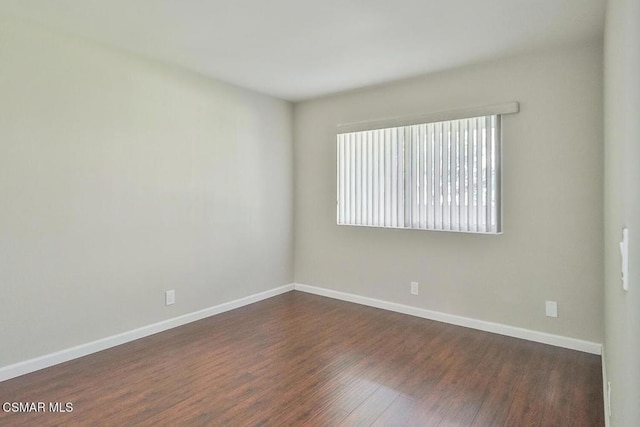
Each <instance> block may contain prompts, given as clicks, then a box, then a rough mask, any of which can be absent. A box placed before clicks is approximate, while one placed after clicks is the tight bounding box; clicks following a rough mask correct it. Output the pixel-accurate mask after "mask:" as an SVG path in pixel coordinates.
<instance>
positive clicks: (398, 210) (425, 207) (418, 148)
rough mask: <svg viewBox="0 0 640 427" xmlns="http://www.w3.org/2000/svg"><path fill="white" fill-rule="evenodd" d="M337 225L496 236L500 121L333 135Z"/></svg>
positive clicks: (497, 118)
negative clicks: (335, 140)
mask: <svg viewBox="0 0 640 427" xmlns="http://www.w3.org/2000/svg"><path fill="white" fill-rule="evenodd" d="M337 159H338V165H337V169H338V170H337V172H338V174H337V175H338V176H337V178H338V180H337V187H338V188H337V192H338V199H337V222H338V224H342V225H362V226H374V227H394V228H415V229H423V230H445V231H463V232H475V233H499V232H500V231H501V227H500V222H501V221H500V211H501V209H500V181H501V180H500V116H499V115H492V116H483V117H474V118H469V119H460V120H449V121H443V122H437V123H427V124H417V125H410V126H401V127H393V128H387V129H376V130H366V131H360V132H350V133H342V134H338V143H337Z"/></svg>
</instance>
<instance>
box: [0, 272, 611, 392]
mask: <svg viewBox="0 0 640 427" xmlns="http://www.w3.org/2000/svg"><path fill="white" fill-rule="evenodd" d="M294 289H295V290H297V291H301V292H306V293H310V294H315V295H320V296H324V297H329V298H334V299H339V300H342V301H347V302H352V303H356V304H361V305H366V306H369V307H375V308H380V309H383V310H389V311H395V312H398V313H403V314H408V315H411V316H417V317H422V318H425V319H430V320H436V321H438V322H444V323H449V324H452V325H458V326H464V327H467V328H472V329H478V330H481V331H486V332H493V333H496V334H500V335H506V336H510V337H514V338H521V339H525V340H529V341H535V342H539V343H543V344H549V345H554V346H556V347H564V348H568V349H571V350H578V351H582V352H585V353H591V354H598V355H599V354H602V345H601V344H598V343H594V342H590V341H583V340H578V339H575V338H569V337H563V336H560V335H552V334H547V333H544V332H537V331H532V330H529V329H524V328H518V327H515V326H508V325H502V324H499V323H493V322H487V321H484V320H477V319H471V318H468V317H462V316H456V315H453V314H447V313H441V312H438V311H432V310H426V309H424V308H418V307H411V306H408V305H403V304H398V303H394V302H389V301H383V300H378V299H375V298H369V297H364V296H361V295H355V294H349V293H346V292H340V291H334V290H331V289H326V288H320V287H316V286H310V285H304V284H301V283H295V284H293V283H292V284H289V285H284V286H280V287H278V288H274V289H270V290H268V291H264V292H260V293H257V294H253V295H249V296H247V297H244V298H240V299H237V300H233V301H229V302H226V303H222V304H218V305H215V306H213V307H209V308H205V309H203V310H199V311H195V312H193V313H188V314H184V315H182V316H178V317H174V318H172V319H167V320H163V321H161V322H158V323H153V324H151V325H147V326H143V327H141V328H137V329H133V330H131V331H127V332H123V333H121V334H117V335H112V336H110V337H106V338H102V339H99V340H96V341H92V342H89V343H87V344H81V345H78V346H76V347H72V348H68V349H65V350H60V351H57V352H55V353H50V354H46V355H44V356H40V357H36V358H33V359H29V360H25V361H24V362H18V363H15V364H13V365H8V366H4V367H1V368H0V381H5V380H8V379H11V378H15V377H18V376H20V375H25V374H28V373H31V372H35V371H38V370H40V369H44V368H48V367H50V366H54V365H57V364H59V363H64V362H68V361H69V360H73V359H77V358H79V357H83V356H87V355H89V354H92V353H97V352H99V351H102V350H106V349H108V348H111V347H115V346H117V345H120V344H124V343H127V342H130V341H134V340H137V339H140V338H144V337H147V336H149V335H153V334H157V333H158V332H162V331H166V330H168V329H172V328H176V327H178V326H182V325H185V324H187V323H191V322H195V321H197V320H201V319H204V318H205V317H210V316H215V315H216V314H220V313H224V312H226V311H230V310H233V309H236V308H240V307H243V306H245V305H249V304H253V303H254V302H258V301H262V300H264V299H267V298H271V297H274V296H276V295H280V294H283V293H286V292H289V291H293V290H294ZM603 368H604V364H603ZM605 377H606V374H605ZM605 395H606V393H605Z"/></svg>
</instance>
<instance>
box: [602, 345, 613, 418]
mask: <svg viewBox="0 0 640 427" xmlns="http://www.w3.org/2000/svg"><path fill="white" fill-rule="evenodd" d="M605 354H606V349H605V346H604V344H603V345H602V399H603V400H604V402H603V403H604V427H609V426H610V425H611V400H610V399H611V397H610V396H609V384H608V382H609V380H608V377H607V359H606V357H605Z"/></svg>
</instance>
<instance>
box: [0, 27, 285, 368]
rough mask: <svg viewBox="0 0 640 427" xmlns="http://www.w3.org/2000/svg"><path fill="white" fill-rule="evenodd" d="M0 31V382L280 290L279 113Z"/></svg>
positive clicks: (64, 44)
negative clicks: (13, 367) (119, 338)
mask: <svg viewBox="0 0 640 427" xmlns="http://www.w3.org/2000/svg"><path fill="white" fill-rule="evenodd" d="M0 24H2V25H0V64H1V66H0V200H1V203H2V208H1V209H0V289H1V291H2V292H1V293H0V325H1V327H0V343H2V344H1V345H0V367H1V366H4V365H8V364H11V363H14V362H18V361H22V360H26V359H29V358H32V357H36V356H40V355H43V354H46V353H50V352H53V351H56V350H61V349H65V348H69V347H71V346H74V345H78V344H83V343H87V342H89V341H92V340H95V339H98V338H102V337H106V336H109V335H112V334H116V333H120V332H124V331H128V330H131V329H134V328H137V327H140V326H144V325H148V324H151V323H154V322H157V321H160V320H163V319H168V318H172V317H175V316H177V315H180V314H184V313H190V312H193V311H196V310H198V309H202V308H205V307H210V306H213V305H216V304H219V303H222V302H226V301H229V300H233V299H236V298H240V297H244V296H247V295H250V294H253V293H256V292H260V291H264V290H267V289H272V288H274V287H276V286H281V285H284V284H287V283H291V282H292V281H293V262H292V259H293V254H292V247H293V238H292V222H293V219H292V198H293V174H292V155H293V154H292V152H293V147H292V108H291V105H290V104H289V103H286V102H284V101H280V100H276V99H274V98H270V97H267V96H263V95H260V94H256V93H254V92H251V91H247V90H243V89H239V88H236V87H233V86H229V85H226V84H222V83H219V82H216V81H213V80H210V79H206V78H203V77H200V76H198V75H195V74H192V73H189V72H186V71H181V70H178V69H174V68H172V67H168V66H164V65H161V64H158V63H154V62H150V61H145V60H142V59H138V58H136V57H132V56H129V55H126V54H120V53H117V52H115V51H111V50H108V49H104V48H102V47H100V46H97V45H92V44H90V43H86V42H83V41H79V40H76V39H73V38H66V37H62V36H58V35H55V34H52V33H49V32H47V31H44V30H39V29H36V28H33V27H30V26H28V25H24V24H21V23H17V22H6V21H5V22H1V23H0ZM168 289H175V290H176V298H177V303H176V305H174V306H171V307H165V306H164V292H165V290H168Z"/></svg>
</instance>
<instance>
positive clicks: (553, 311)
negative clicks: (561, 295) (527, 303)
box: [545, 301, 558, 317]
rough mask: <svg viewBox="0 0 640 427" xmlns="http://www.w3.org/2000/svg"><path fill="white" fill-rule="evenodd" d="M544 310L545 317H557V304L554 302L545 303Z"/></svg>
mask: <svg viewBox="0 0 640 427" xmlns="http://www.w3.org/2000/svg"><path fill="white" fill-rule="evenodd" d="M545 308H546V310H545V312H546V314H547V316H549V317H558V303H557V302H556V301H547V302H546V306H545Z"/></svg>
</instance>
